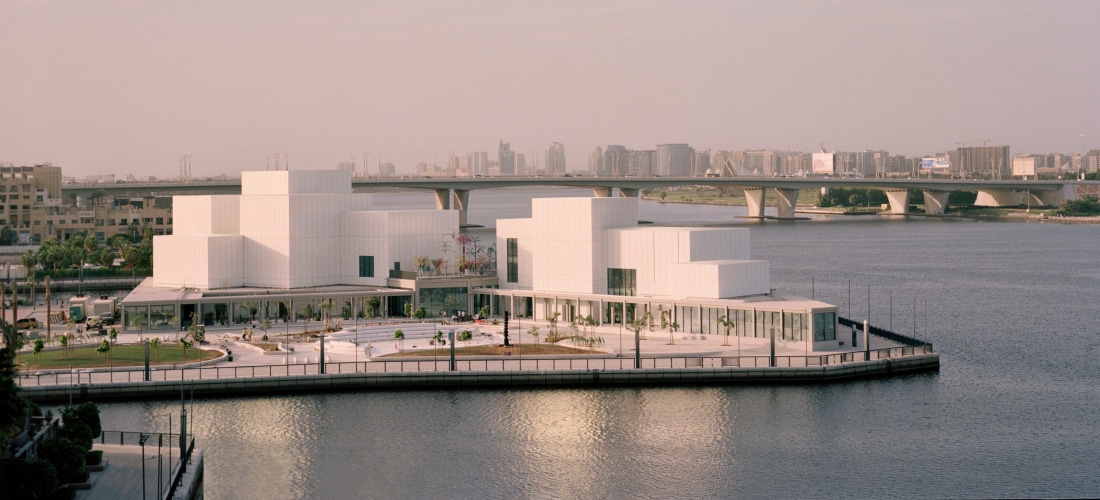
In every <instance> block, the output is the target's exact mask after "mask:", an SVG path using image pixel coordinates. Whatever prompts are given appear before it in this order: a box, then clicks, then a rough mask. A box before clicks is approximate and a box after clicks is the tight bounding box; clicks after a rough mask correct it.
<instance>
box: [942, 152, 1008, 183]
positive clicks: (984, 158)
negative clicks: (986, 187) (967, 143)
mask: <svg viewBox="0 0 1100 500" xmlns="http://www.w3.org/2000/svg"><path fill="white" fill-rule="evenodd" d="M955 154H956V155H957V161H956V159H955V158H952V161H951V165H952V166H955V165H958V169H959V171H960V172H961V173H962V175H963V177H966V178H977V179H1007V178H1008V177H1009V176H1010V175H1012V156H1010V155H1009V148H1008V146H971V147H962V148H958V149H956V150H955Z"/></svg>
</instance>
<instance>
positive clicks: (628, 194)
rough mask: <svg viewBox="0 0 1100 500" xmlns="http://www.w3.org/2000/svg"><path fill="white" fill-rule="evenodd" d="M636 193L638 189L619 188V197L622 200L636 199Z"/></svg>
mask: <svg viewBox="0 0 1100 500" xmlns="http://www.w3.org/2000/svg"><path fill="white" fill-rule="evenodd" d="M638 191H639V190H638V189H629V188H619V196H622V197H623V198H637V197H638Z"/></svg>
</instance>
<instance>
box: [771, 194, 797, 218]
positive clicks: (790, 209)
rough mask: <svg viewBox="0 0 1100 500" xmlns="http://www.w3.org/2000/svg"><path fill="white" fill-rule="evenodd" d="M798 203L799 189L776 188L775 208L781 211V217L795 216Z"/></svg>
mask: <svg viewBox="0 0 1100 500" xmlns="http://www.w3.org/2000/svg"><path fill="white" fill-rule="evenodd" d="M797 203H798V190H797V189H779V188H776V190H775V208H776V212H778V213H779V217H780V218H784V219H786V218H794V208H795V205H796V204H797Z"/></svg>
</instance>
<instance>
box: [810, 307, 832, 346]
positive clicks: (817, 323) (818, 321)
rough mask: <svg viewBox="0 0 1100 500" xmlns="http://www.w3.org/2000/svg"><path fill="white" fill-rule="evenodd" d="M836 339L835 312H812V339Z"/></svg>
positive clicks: (817, 340)
mask: <svg viewBox="0 0 1100 500" xmlns="http://www.w3.org/2000/svg"><path fill="white" fill-rule="evenodd" d="M825 340H836V313H835V312H824V313H814V341H815V342H820V341H825Z"/></svg>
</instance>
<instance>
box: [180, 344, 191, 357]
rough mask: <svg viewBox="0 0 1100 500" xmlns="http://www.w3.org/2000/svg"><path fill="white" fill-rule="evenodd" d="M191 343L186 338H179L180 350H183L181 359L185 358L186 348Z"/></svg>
mask: <svg viewBox="0 0 1100 500" xmlns="http://www.w3.org/2000/svg"><path fill="white" fill-rule="evenodd" d="M191 345H192V344H191V343H190V342H188V341H187V339H180V350H182V351H183V359H184V360H185V361H186V360H187V349H188V348H190V347H191Z"/></svg>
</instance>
